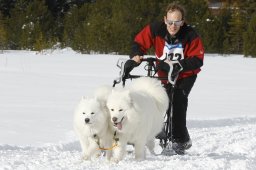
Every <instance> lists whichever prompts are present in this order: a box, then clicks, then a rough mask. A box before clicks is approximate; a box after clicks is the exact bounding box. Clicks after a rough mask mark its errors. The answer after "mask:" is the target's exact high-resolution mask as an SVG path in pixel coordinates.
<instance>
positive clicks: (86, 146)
mask: <svg viewBox="0 0 256 170" xmlns="http://www.w3.org/2000/svg"><path fill="white" fill-rule="evenodd" d="M110 92H111V89H110V88H108V87H105V86H104V87H100V88H99V89H98V90H97V91H96V94H95V97H94V98H91V99H87V98H85V97H82V99H81V101H80V103H79V104H78V107H77V108H76V110H75V114H74V129H75V132H76V134H77V135H78V137H79V141H80V144H81V147H82V152H83V159H85V160H87V159H90V158H92V157H96V156H99V155H100V151H101V150H104V149H102V148H105V150H107V151H106V155H107V159H110V157H111V155H112V151H111V150H108V149H107V148H111V147H112V140H113V135H114V132H113V131H111V129H113V128H112V126H111V127H110V116H109V113H108V109H107V107H106V98H107V96H108V94H109V93H110Z"/></svg>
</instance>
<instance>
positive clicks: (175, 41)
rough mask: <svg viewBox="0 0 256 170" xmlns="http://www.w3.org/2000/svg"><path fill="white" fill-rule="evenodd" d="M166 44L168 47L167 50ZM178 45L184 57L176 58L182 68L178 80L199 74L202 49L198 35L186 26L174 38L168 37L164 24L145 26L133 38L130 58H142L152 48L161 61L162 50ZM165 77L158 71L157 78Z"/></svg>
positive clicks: (202, 57) (155, 23)
mask: <svg viewBox="0 0 256 170" xmlns="http://www.w3.org/2000/svg"><path fill="white" fill-rule="evenodd" d="M166 44H167V46H169V45H170V46H169V47H168V48H167V46H166ZM179 44H180V46H179V48H180V49H182V50H181V51H183V54H184V56H183V58H176V59H178V60H179V62H180V64H181V65H182V67H183V70H182V71H181V72H180V75H179V78H178V79H181V78H185V77H189V76H192V75H195V74H197V73H199V72H200V70H201V69H200V67H201V66H202V65H203V59H204V48H203V44H202V41H201V39H200V37H199V36H198V34H197V33H196V32H195V31H194V29H193V28H192V27H191V26H188V25H187V24H184V25H183V26H182V27H181V28H180V30H179V32H178V33H177V34H176V36H175V37H171V36H170V34H169V33H168V31H167V28H166V25H165V23H164V22H154V23H151V24H149V25H147V26H146V27H144V28H143V29H142V30H141V31H140V32H139V33H138V34H137V35H136V36H135V39H134V43H133V46H132V54H131V56H130V57H133V56H135V55H140V56H143V55H145V54H146V53H147V50H148V49H149V48H151V47H154V49H155V55H156V57H157V58H161V59H162V58H163V53H164V48H166V49H169V48H170V49H171V48H172V47H175V46H176V47H178V45H179ZM181 46H182V47H181ZM164 55H165V54H164ZM166 75H167V73H166V72H163V71H158V76H160V77H164V76H166Z"/></svg>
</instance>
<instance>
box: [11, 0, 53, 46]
mask: <svg viewBox="0 0 256 170" xmlns="http://www.w3.org/2000/svg"><path fill="white" fill-rule="evenodd" d="M49 21H53V19H51V14H50V13H49V11H48V9H47V6H45V3H44V2H43V1H40V0H33V1H32V0H31V1H29V0H18V1H17V2H16V4H15V7H14V8H13V9H12V10H11V16H10V18H9V19H8V20H7V25H8V40H9V44H11V48H12V49H31V50H35V43H36V41H37V38H38V37H40V34H43V37H44V38H43V39H44V42H42V43H43V44H41V46H42V48H46V47H50V46H51V45H52V43H51V39H52V35H49V32H51V29H50V28H49V27H50V25H51V23H49ZM49 37H50V38H49Z"/></svg>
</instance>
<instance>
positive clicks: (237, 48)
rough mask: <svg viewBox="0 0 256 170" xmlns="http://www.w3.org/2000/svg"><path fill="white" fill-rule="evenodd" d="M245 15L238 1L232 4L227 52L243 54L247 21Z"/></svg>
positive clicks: (227, 36)
mask: <svg viewBox="0 0 256 170" xmlns="http://www.w3.org/2000/svg"><path fill="white" fill-rule="evenodd" d="M244 18H245V16H244V13H243V11H242V10H241V3H240V2H239V1H238V2H236V3H234V5H233V6H232V13H231V19H230V21H229V22H228V24H229V26H230V29H229V30H228V32H227V35H226V38H227V39H226V43H225V49H226V50H227V51H226V52H227V53H236V54H241V53H242V51H243V34H244V32H245V28H246V26H245V25H246V23H245V20H244Z"/></svg>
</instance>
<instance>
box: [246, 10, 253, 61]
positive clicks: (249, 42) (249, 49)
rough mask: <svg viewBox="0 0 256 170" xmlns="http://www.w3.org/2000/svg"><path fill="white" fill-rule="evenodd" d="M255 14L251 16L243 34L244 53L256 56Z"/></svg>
mask: <svg viewBox="0 0 256 170" xmlns="http://www.w3.org/2000/svg"><path fill="white" fill-rule="evenodd" d="M255 42H256V14H255V15H254V16H253V17H252V18H251V21H250V23H249V26H248V29H247V32H246V33H245V34H244V55H245V57H248V56H252V57H255V58H256V43H255Z"/></svg>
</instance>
